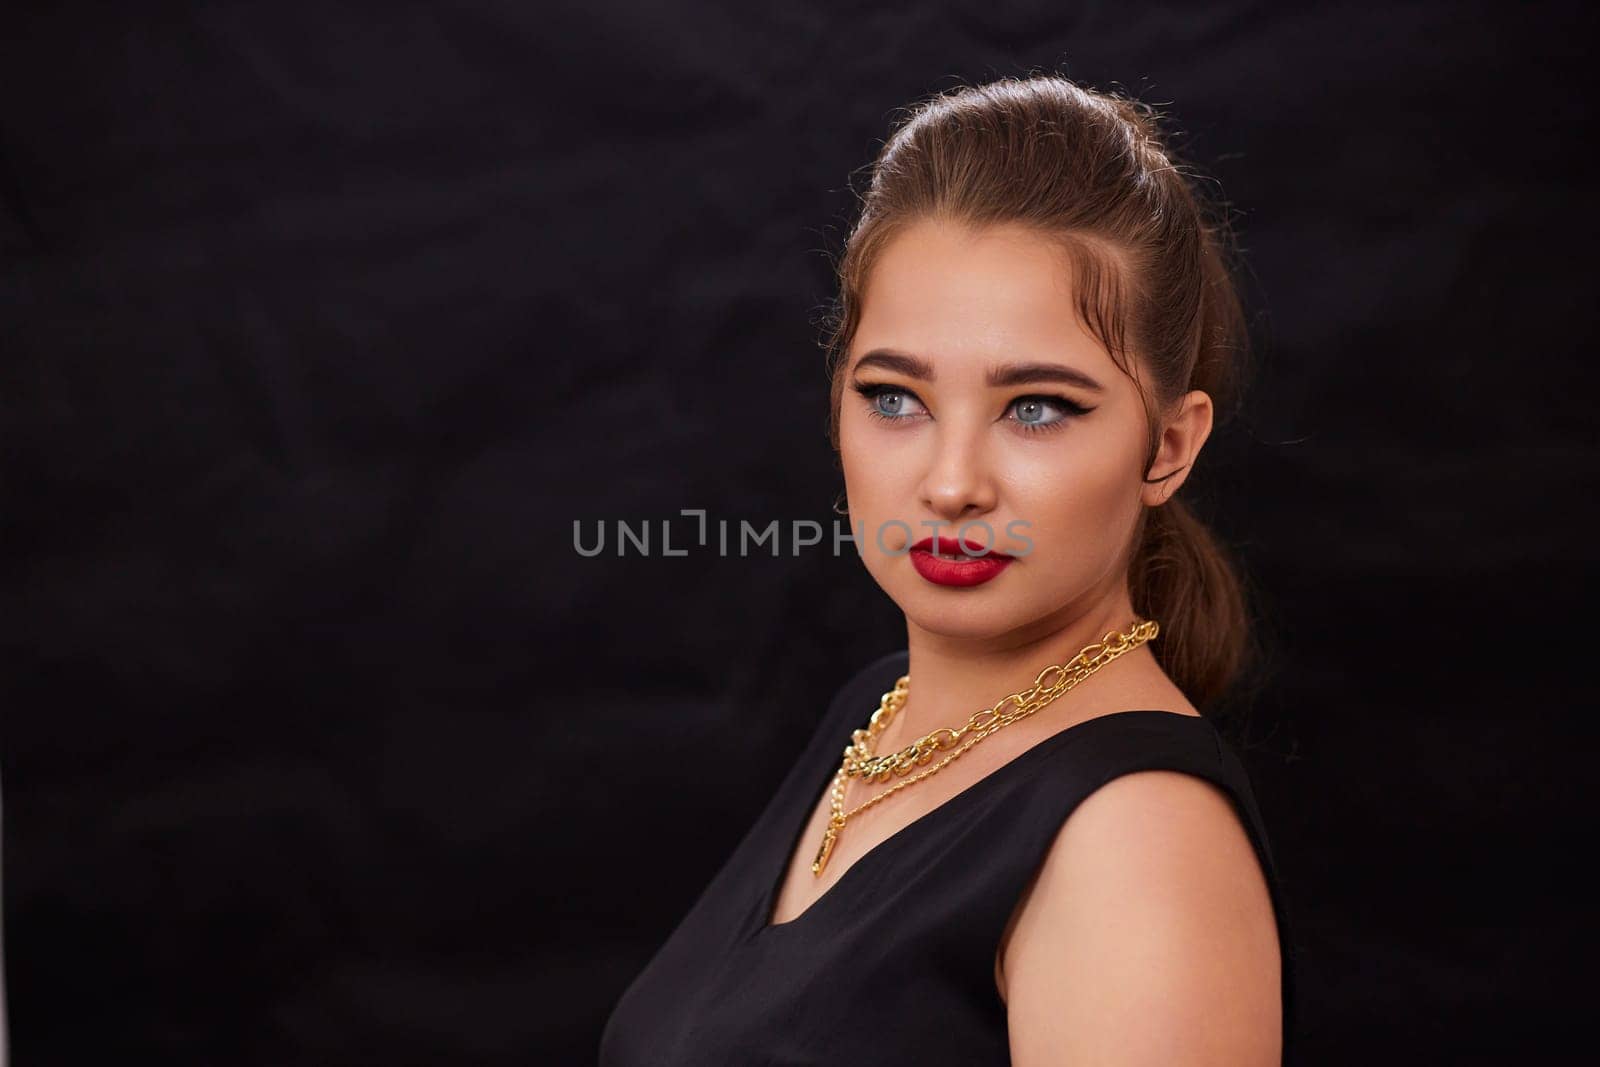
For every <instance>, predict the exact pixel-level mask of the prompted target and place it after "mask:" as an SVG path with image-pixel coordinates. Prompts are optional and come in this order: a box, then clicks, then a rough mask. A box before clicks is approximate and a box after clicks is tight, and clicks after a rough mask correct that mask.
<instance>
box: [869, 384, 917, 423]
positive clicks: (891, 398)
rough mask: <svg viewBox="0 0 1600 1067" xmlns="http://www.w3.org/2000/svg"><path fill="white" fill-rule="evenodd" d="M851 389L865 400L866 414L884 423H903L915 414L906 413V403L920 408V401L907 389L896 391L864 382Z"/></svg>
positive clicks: (889, 386) (885, 386)
mask: <svg viewBox="0 0 1600 1067" xmlns="http://www.w3.org/2000/svg"><path fill="white" fill-rule="evenodd" d="M851 388H853V389H855V391H856V392H858V393H860V394H861V395H862V396H863V397H865V398H866V401H867V414H868V415H869V416H871V417H872V418H874V419H882V420H883V421H885V422H904V421H905V420H906V419H909V418H911V417H912V416H913V415H914V414H916V412H915V411H913V412H911V413H909V414H908V413H907V412H906V407H907V404H908V403H909V404H910V405H913V406H915V407H918V408H920V407H922V401H920V400H918V399H917V396H916V394H915V393H913V392H911V391H910V390H908V389H897V388H895V387H894V386H892V385H882V384H878V385H869V384H867V383H866V382H856V383H854V384H853V385H852V386H851Z"/></svg>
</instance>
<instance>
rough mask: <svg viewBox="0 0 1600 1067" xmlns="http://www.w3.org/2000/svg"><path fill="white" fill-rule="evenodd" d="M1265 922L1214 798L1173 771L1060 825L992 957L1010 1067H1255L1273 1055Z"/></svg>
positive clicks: (1249, 872)
mask: <svg viewBox="0 0 1600 1067" xmlns="http://www.w3.org/2000/svg"><path fill="white" fill-rule="evenodd" d="M1280 966H1281V961H1280V960H1279V955H1278V934H1277V924H1276V920H1275V918H1274V916H1273V912H1272V901H1271V897H1270V896H1269V894H1268V890H1267V884H1266V880H1265V878H1264V877H1263V875H1262V872H1261V868H1260V865H1259V863H1258V861H1257V859H1256V856H1255V852H1254V850H1253V849H1252V847H1251V844H1250V839H1249V837H1248V836H1247V835H1246V833H1245V829H1244V826H1243V825H1242V824H1241V823H1240V821H1239V817H1238V815H1237V814H1236V813H1235V811H1234V809H1233V805H1232V802H1231V800H1230V799H1229V798H1228V795H1227V794H1226V793H1225V792H1223V791H1222V790H1221V789H1219V788H1218V787H1217V786H1215V785H1213V784H1212V783H1210V782H1208V781H1206V780H1204V779H1202V778H1198V777H1195V776H1193V775H1189V774H1183V773H1180V772H1176V771H1140V772H1136V773H1132V774H1126V775H1123V776H1121V777H1119V778H1115V779H1113V780H1112V781H1110V782H1108V783H1107V784H1106V785H1104V786H1102V787H1101V788H1099V789H1097V790H1096V791H1095V792H1094V793H1093V794H1091V795H1090V796H1089V798H1088V799H1087V800H1085V801H1084V802H1083V803H1081V804H1080V805H1079V806H1078V808H1077V810H1075V811H1074V812H1073V813H1072V815H1071V816H1070V817H1069V818H1068V819H1067V821H1066V822H1065V824H1063V826H1062V828H1061V831H1060V833H1059V834H1058V835H1057V837H1056V840H1055V841H1054V842H1053V843H1052V845H1051V848H1050V851H1049V853H1048V854H1047V856H1046V857H1045V860H1044V862H1043V865H1042V866H1041V868H1040V871H1039V874H1038V877H1037V880H1036V881H1035V882H1034V884H1033V888H1032V890H1031V892H1030V893H1029V895H1028V897H1027V899H1026V900H1024V901H1023V903H1022V904H1021V905H1020V911H1019V915H1018V917H1017V920H1016V925H1015V927H1014V929H1013V931H1012V934H1011V937H1010V940H1009V942H1008V944H1007V947H1006V949H1005V959H1004V972H1005V985H1006V1005H1007V1011H1008V1013H1009V1028H1010V1034H1011V1057H1012V1062H1013V1063H1014V1064H1015V1065H1016V1067H1047V1065H1048V1067H1061V1065H1077V1064H1096V1065H1115V1067H1145V1065H1151V1067H1154V1065H1157V1064H1160V1065H1162V1067H1211V1065H1218V1067H1222V1065H1226V1067H1265V1065H1269V1064H1272V1065H1275V1064H1278V1063H1279V1061H1280V1059H1281V1056H1282V1001H1281V992H1280V985H1279V981H1280V978H1279V968H1280Z"/></svg>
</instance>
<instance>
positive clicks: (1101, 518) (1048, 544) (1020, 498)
mask: <svg viewBox="0 0 1600 1067" xmlns="http://www.w3.org/2000/svg"><path fill="white" fill-rule="evenodd" d="M1136 465H1137V464H1136V463H1135V462H1134V461H1133V460H1132V459H1131V458H1130V457H1126V456H1122V455H1120V453H1119V451H1118V450H1115V449H1105V450H1095V451H1086V452H1083V453H1077V454H1074V453H1070V452H1069V453H1057V454H1056V455H1055V456H1054V457H1051V458H1048V459H1045V458H1043V457H1029V458H1028V459H1026V460H1024V461H1022V462H1019V463H1016V464H1014V465H1013V466H1012V472H1011V477H1010V478H1009V479H1008V484H1007V486H1006V489H1007V493H1008V495H1009V498H1010V500H1011V503H1012V506H1011V507H1010V508H1009V509H1008V510H1009V511H1010V512H1011V513H1012V514H1013V515H1014V516H1015V517H1016V518H1018V519H1021V520H1025V522H1026V525H1025V526H1024V525H1021V524H1019V526H1018V529H1019V530H1020V531H1022V532H1025V533H1026V535H1027V536H1028V537H1029V538H1031V539H1032V541H1033V547H1032V549H1031V553H1030V554H1032V555H1034V556H1035V557H1036V559H1037V560H1038V561H1040V562H1043V563H1045V565H1046V566H1052V565H1058V564H1065V563H1069V562H1074V561H1076V562H1082V563H1088V562H1089V561H1090V560H1091V559H1097V558H1099V557H1100V556H1101V555H1104V554H1107V553H1112V554H1114V553H1115V552H1116V551H1118V550H1119V549H1120V547H1121V540H1120V539H1121V538H1122V536H1123V534H1124V533H1125V531H1126V528H1127V526H1128V522H1129V521H1130V519H1132V518H1134V517H1136V515H1137V511H1136V508H1135V505H1136V504H1137V503H1138V491H1139V490H1138V480H1137V477H1136V476H1135V474H1134V473H1133V471H1134V468H1135V466H1136Z"/></svg>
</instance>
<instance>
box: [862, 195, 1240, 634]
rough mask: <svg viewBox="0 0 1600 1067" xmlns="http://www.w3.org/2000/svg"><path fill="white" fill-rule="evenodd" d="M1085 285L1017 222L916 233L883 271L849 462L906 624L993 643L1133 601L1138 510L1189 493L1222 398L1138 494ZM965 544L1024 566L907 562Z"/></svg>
mask: <svg viewBox="0 0 1600 1067" xmlns="http://www.w3.org/2000/svg"><path fill="white" fill-rule="evenodd" d="M1071 285H1072V279H1071V276H1070V268H1069V267H1068V266H1067V263H1066V260H1065V259H1064V258H1063V257H1062V256H1061V254H1060V252H1059V250H1058V249H1056V248H1055V247H1054V246H1051V245H1049V244H1047V243H1045V242H1044V241H1043V240H1042V239H1041V238H1039V237H1037V236H1034V235H1032V234H1029V233H1027V232H1026V231H1024V230H1022V229H1020V228H1014V227H1004V228H1002V227H996V228H991V229H986V230H983V231H979V232H973V231H969V230H966V229H963V228H959V227H955V226H952V225H949V224H941V223H935V222H931V221H930V222H921V223H918V224H916V225H915V226H913V227H911V228H908V229H907V230H905V231H903V232H902V233H900V234H899V235H898V236H896V237H895V238H894V239H893V241H892V242H891V243H890V244H889V245H888V246H887V247H886V248H885V249H884V250H883V251H882V253H881V255H880V257H879V259H878V261H877V263H876V265H875V266H874V267H873V269H872V272H871V276H870V278H869V279H868V280H867V284H866V291H865V292H864V293H863V294H862V301H861V317H860V322H859V326H858V328H857V330H856V333H855V338H854V340H853V342H852V344H851V346H850V352H849V357H848V360H847V363H846V370H845V387H844V393H843V400H842V405H843V406H842V410H841V411H840V414H839V448H840V454H841V460H842V463H843V467H844V477H845V489H846V493H847V496H848V498H849V505H850V523H851V525H852V527H853V528H854V530H853V532H854V533H856V534H857V535H858V537H859V538H860V540H859V541H858V543H857V546H856V547H857V550H858V552H860V554H861V556H862V559H863V561H864V562H865V564H866V566H867V570H868V571H869V572H870V573H871V574H872V577H873V579H874V580H875V581H877V583H878V584H879V585H880V586H882V588H883V590H884V591H885V592H886V593H888V594H889V596H890V597H891V598H892V599H893V600H894V601H895V603H896V604H898V605H899V606H900V608H901V609H902V610H903V611H904V612H905V613H906V616H907V619H908V621H909V622H910V623H911V624H912V625H915V626H920V627H922V628H924V629H925V630H927V631H930V632H933V633H938V634H943V635H948V636H952V637H973V638H977V637H995V636H999V635H1003V634H1006V633H1010V632H1013V631H1020V630H1026V629H1030V628H1033V627H1038V626H1045V627H1048V626H1049V625H1050V624H1051V621H1052V620H1053V619H1056V618H1062V617H1065V616H1070V615H1075V614H1077V613H1080V612H1082V611H1088V610H1093V608H1094V606H1095V605H1096V604H1100V603H1103V602H1104V603H1109V602H1111V601H1125V600H1126V596H1127V578H1126V560H1125V559H1124V558H1123V553H1124V550H1125V547H1126V546H1127V544H1128V543H1129V540H1130V538H1131V537H1132V535H1133V531H1134V526H1135V523H1136V522H1137V521H1138V519H1139V515H1140V509H1141V508H1142V507H1144V506H1146V505H1155V504H1159V503H1160V502H1162V501H1164V500H1165V499H1166V498H1167V497H1168V496H1170V495H1171V493H1173V492H1174V491H1176V488H1177V485H1178V484H1179V483H1180V482H1181V481H1182V480H1183V478H1184V476H1185V475H1186V474H1187V472H1188V465H1189V464H1191V463H1192V458H1193V455H1194V454H1195V453H1196V452H1197V451H1198V449H1199V445H1200V444H1201V443H1202V442H1203V441H1204V438H1205V436H1206V434H1207V433H1209V430H1210V424H1211V417H1210V416H1211V408H1210V403H1209V399H1208V398H1206V395H1205V394H1204V393H1201V392H1193V393H1190V394H1188V396H1187V397H1185V398H1184V401H1183V403H1181V404H1180V405H1178V408H1179V409H1181V412H1182V413H1181V415H1179V416H1178V417H1177V418H1176V420H1175V423H1174V429H1172V430H1169V431H1166V432H1164V433H1163V434H1162V440H1161V450H1160V452H1159V454H1158V456H1157V459H1156V462H1155V464H1154V466H1153V467H1152V469H1151V470H1150V471H1149V474H1150V476H1151V477H1159V476H1160V475H1162V474H1165V473H1167V472H1168V471H1170V470H1174V469H1176V468H1179V467H1183V468H1185V469H1184V470H1183V471H1182V472H1181V473H1179V474H1177V475H1175V476H1173V477H1172V478H1170V479H1168V480H1167V482H1166V483H1165V484H1162V485H1145V484H1144V483H1143V481H1142V479H1143V477H1144V476H1145V474H1146V473H1147V472H1146V471H1145V469H1144V467H1143V463H1144V459H1145V450H1146V447H1147V438H1146V421H1145V412H1144V409H1143V407H1142V406H1141V404H1140V400H1139V394H1138V390H1137V387H1136V386H1135V385H1134V383H1133V382H1132V381H1131V380H1130V379H1129V378H1128V377H1127V375H1125V374H1124V373H1123V372H1122V371H1121V370H1120V369H1119V368H1118V367H1117V365H1116V364H1115V363H1114V362H1112V359H1111V357H1110V355H1109V354H1108V353H1107V352H1106V350H1105V349H1104V348H1102V347H1101V345H1100V344H1099V342H1097V341H1096V340H1095V339H1094V337H1093V336H1092V335H1091V334H1090V333H1088V331H1087V330H1086V329H1085V328H1084V327H1083V325H1082V324H1081V323H1080V322H1079V321H1078V317H1077V314H1076V311H1075V309H1074V303H1075V301H1074V299H1073V293H1072V289H1071ZM969 523H970V524H971V525H967V526H965V527H964V528H963V525H964V524H969ZM935 524H937V525H935ZM986 527H987V528H986ZM958 531H959V536H962V537H964V538H965V540H966V541H967V542H968V543H969V544H974V545H975V547H977V548H978V550H980V551H981V546H984V545H987V546H989V547H991V548H992V549H993V550H994V551H995V552H997V553H1009V554H1010V555H1012V556H1013V557H1014V559H1013V560H1012V562H1010V563H1007V564H1005V565H1004V566H1002V567H1000V568H999V569H998V573H994V575H993V577H989V578H987V579H986V580H977V579H980V578H982V577H983V575H984V573H986V572H991V571H994V570H995V568H993V567H986V568H985V570H974V571H971V572H968V571H958V570H956V568H958V567H960V568H966V567H977V566H983V565H979V564H973V563H970V562H966V561H964V560H962V559H961V556H960V554H959V548H958V546H955V545H951V546H949V547H950V548H952V549H956V552H957V554H956V555H955V557H954V560H953V561H952V562H951V563H948V564H946V563H943V562H942V561H940V560H930V559H929V558H928V555H927V554H926V553H922V554H919V553H918V552H917V551H916V550H913V551H911V552H909V553H908V552H907V548H908V546H915V545H916V544H917V543H918V542H920V541H923V540H924V539H926V538H938V537H941V536H943V537H946V538H956V537H957V536H958ZM990 531H992V533H991V532H990ZM945 558H947V559H949V558H951V556H950V553H949V552H948V551H947V552H945ZM952 583H953V584H952Z"/></svg>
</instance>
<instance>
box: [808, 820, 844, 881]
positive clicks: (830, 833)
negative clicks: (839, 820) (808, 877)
mask: <svg viewBox="0 0 1600 1067" xmlns="http://www.w3.org/2000/svg"><path fill="white" fill-rule="evenodd" d="M838 835H839V828H838V827H836V826H834V825H833V824H832V823H829V824H828V828H827V830H825V831H823V834H822V847H820V848H818V849H817V858H816V859H814V860H812V861H811V873H812V874H821V873H822V868H824V867H826V866H827V865H828V857H829V856H830V855H831V854H832V853H833V842H834V839H835V838H837V837H838Z"/></svg>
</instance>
